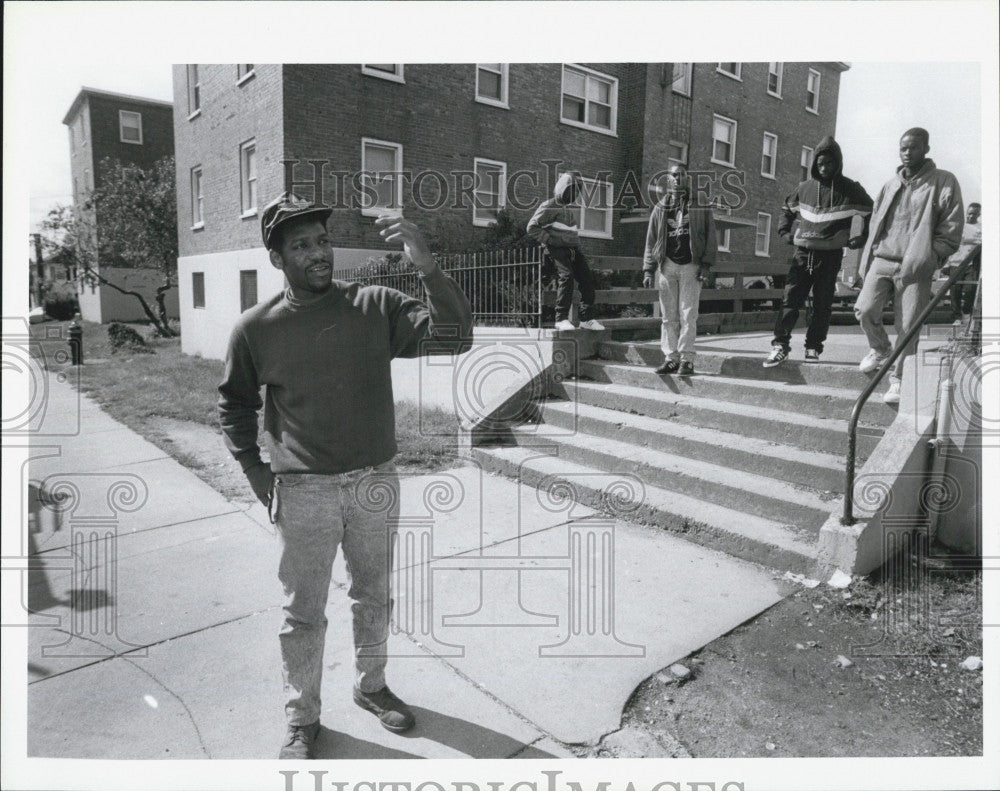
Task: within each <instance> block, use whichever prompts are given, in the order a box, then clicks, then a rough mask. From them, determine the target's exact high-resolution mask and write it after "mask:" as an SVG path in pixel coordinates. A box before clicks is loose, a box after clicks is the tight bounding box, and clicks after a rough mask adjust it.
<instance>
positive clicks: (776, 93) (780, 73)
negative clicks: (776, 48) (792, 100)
mask: <svg viewBox="0 0 1000 791" xmlns="http://www.w3.org/2000/svg"><path fill="white" fill-rule="evenodd" d="M772 66H777V71H772V70H771V67H772ZM772 74H773V75H775V76H776V77H777V78H778V87H777V88H776V89H775V90H773V91H772V90H771V75H772ZM784 80H785V64H784V63H782V62H778V61H775V62H774V63H771V62H768V64H767V94H768V96H773V97H775V98H776V99H780V98H781V85H782V83H783V82H784Z"/></svg>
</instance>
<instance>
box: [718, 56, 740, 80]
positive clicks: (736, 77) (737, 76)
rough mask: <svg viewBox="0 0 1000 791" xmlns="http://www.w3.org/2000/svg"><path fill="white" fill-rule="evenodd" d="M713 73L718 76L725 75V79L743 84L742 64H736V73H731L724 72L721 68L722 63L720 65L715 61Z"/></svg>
mask: <svg viewBox="0 0 1000 791" xmlns="http://www.w3.org/2000/svg"><path fill="white" fill-rule="evenodd" d="M715 71H716V72H717V73H718V74H722V75H725V76H726V77H729V78H730V79H733V80H736V81H737V82H743V64H742V63H737V64H736V71H735V72H731V71H726V70H725V69H724V68H722V63H720V62H719V61H716V64H715Z"/></svg>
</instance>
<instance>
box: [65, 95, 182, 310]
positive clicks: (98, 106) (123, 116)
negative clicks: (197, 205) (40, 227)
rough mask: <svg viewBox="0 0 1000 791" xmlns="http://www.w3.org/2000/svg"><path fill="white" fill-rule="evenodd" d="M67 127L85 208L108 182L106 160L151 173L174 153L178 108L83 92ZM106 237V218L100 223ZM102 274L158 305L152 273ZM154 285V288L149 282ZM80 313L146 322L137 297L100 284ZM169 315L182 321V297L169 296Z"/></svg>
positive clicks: (84, 288) (83, 292)
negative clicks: (122, 281) (179, 301)
mask: <svg viewBox="0 0 1000 791" xmlns="http://www.w3.org/2000/svg"><path fill="white" fill-rule="evenodd" d="M63 123H64V124H65V125H66V126H67V127H68V131H69V152H70V172H71V175H72V178H73V203H74V204H76V205H77V206H82V205H83V204H84V203H86V201H87V197H88V195H89V194H90V192H91V191H92V190H93V189H94V187H95V185H97V184H100V183H101V179H102V178H103V176H104V164H103V163H104V160H105V158H111V159H117V160H119V161H121V162H122V163H124V164H134V165H138V166H140V167H144V168H145V167H149V166H151V165H152V164H153V163H154V162H156V161H157V160H159V159H162V158H163V157H166V156H172V155H173V153H174V118H173V105H172V104H171V103H170V102H163V101H159V100H157V99H144V98H142V97H139V96H127V95H125V94H120V93H111V92H109V91H101V90H97V89H95V88H81V89H80V92H79V93H78V94H77V95H76V98H75V99H74V100H73V103H72V104H71V105H70V108H69V110H68V112H67V113H66V116H65V117H64V118H63ZM95 225H96V226H97V232H98V234H100V217H96V218H95ZM97 268H98V270H99V271H100V272H101V274H102V275H103V276H104V277H107V278H108V279H111V280H113V281H114V282H116V283H117V282H119V280H120V279H127V280H128V281H129V282H128V284H127V287H129V288H139V290H141V291H142V292H143V293H144V294H145V295H146V296H147V297H148V298H150V299H152V298H153V295H154V293H155V289H156V286H157V285H159V281H160V277H159V276H157V274H156V273H155V272H151V271H148V270H127V269H110V268H108V267H106V266H105V267H102V266H101V262H100V261H98V264H97ZM147 281H148V282H147ZM79 300H80V311H81V313H82V314H83V317H84V318H85V319H88V320H90V321H98V322H101V321H104V322H107V321H131V320H137V319H143V318H145V314H144V313H143V312H142V309H141V307H139V304H138V302H137V301H136V300H135V299H134V298H133V297H127V296H123V295H121V294H119V293H117V292H115V291H114V290H113V289H109V288H106V287H102V286H101V285H100V284H99V283H94V284H82V285H81V286H80V293H79ZM167 310H168V313H169V314H170V315H171V316H178V315H179V311H178V304H177V291H176V290H172V291H170V292H168V294H167Z"/></svg>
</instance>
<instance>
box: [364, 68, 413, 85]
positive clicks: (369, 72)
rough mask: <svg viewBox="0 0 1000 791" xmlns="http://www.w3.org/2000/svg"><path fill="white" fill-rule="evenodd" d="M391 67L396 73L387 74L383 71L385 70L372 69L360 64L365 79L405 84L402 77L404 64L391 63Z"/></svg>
mask: <svg viewBox="0 0 1000 791" xmlns="http://www.w3.org/2000/svg"><path fill="white" fill-rule="evenodd" d="M392 65H393V66H395V67H396V71H394V72H388V71H385V69H376V68H372V67H371V66H369V65H368V64H367V63H362V64H361V73H362V74H364V75H365V76H366V77H377V78H378V79H380V80H388V81H389V82H398V83H401V84H405V83H406V77H405V76H404V71H403V67H404V64H402V63H393V64H392Z"/></svg>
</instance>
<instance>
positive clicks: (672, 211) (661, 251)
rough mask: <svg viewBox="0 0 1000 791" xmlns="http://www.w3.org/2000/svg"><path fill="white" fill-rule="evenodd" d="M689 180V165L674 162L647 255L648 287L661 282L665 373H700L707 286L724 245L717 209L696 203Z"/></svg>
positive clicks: (651, 230)
mask: <svg viewBox="0 0 1000 791" xmlns="http://www.w3.org/2000/svg"><path fill="white" fill-rule="evenodd" d="M688 180H689V179H688V174H687V171H686V170H685V168H684V166H683V165H672V166H671V168H670V170H669V171H668V173H667V178H666V190H665V192H664V195H663V197H662V198H661V199H660V200H659V201H657V202H656V205H655V206H653V211H652V213H651V214H650V215H649V227H648V228H647V229H646V250H645V253H644V254H643V257H642V271H643V277H642V285H643V287H644V288H652V287H653V284H654V282H655V283H656V285H657V287H658V288H659V291H660V313H661V316H662V319H663V323H662V326H661V328H660V345H661V347H662V348H663V356H664V362H663V365H661V366H660V367H659V368H657V369H656V373H658V374H661V375H662V374H673V373H680V375H681V376H690V375H691V374H693V373H694V360H695V348H694V341H695V337H696V336H697V334H698V302H699V300H700V299H701V284H702V281H704V280H708V279H710V278H711V277H712V265H713V264H714V263H715V254H716V252H717V250H718V246H719V245H718V241H717V240H716V236H715V219H714V218H713V217H712V209H711V208H710V207H704V208H703V207H700V206H692V205H691V200H690V194H691V191H690V185H689V184H688Z"/></svg>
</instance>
